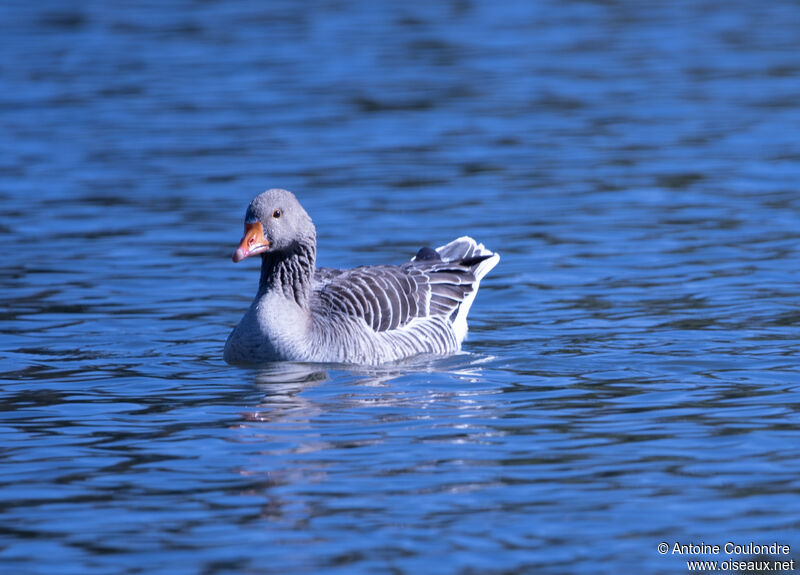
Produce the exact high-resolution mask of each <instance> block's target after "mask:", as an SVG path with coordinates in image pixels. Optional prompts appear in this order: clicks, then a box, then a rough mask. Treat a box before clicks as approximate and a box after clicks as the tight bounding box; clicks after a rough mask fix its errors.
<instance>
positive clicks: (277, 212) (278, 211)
mask: <svg viewBox="0 0 800 575" xmlns="http://www.w3.org/2000/svg"><path fill="white" fill-rule="evenodd" d="M272 217H273V218H279V217H281V211H280V210H275V211H274V212H272Z"/></svg>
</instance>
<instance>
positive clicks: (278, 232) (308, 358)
mask: <svg viewBox="0 0 800 575" xmlns="http://www.w3.org/2000/svg"><path fill="white" fill-rule="evenodd" d="M316 253H317V236H316V230H315V228H314V224H313V223H312V222H311V218H310V217H309V216H308V214H307V213H306V211H305V210H304V209H303V207H302V206H301V205H300V202H298V201H297V198H295V196H294V194H292V193H291V192H288V191H286V190H278V189H273V190H268V191H266V192H264V193H263V194H261V195H259V196H257V197H256V198H255V199H254V200H253V201H252V202H251V203H250V206H249V207H248V208H247V213H246V215H245V220H244V237H243V238H242V241H241V243H240V244H239V247H238V248H237V249H236V251H235V252H234V254H233V261H234V262H239V261H241V260H243V259H245V258H248V257H250V256H254V255H257V254H260V255H261V279H260V281H259V284H258V293H257V294H256V297H255V299H254V300H253V303H252V305H251V306H250V309H248V310H247V312H246V313H245V314H244V317H243V318H242V320H241V321H240V322H239V324H238V325H237V326H236V327H235V328H234V330H233V331H232V332H231V334H230V336H229V337H228V341H227V342H226V343H225V361H227V362H228V363H252V362H267V361H280V360H286V361H304V362H335V363H354V364H379V363H383V362H387V361H394V360H398V359H402V358H406V357H410V356H413V355H417V354H422V353H432V354H447V353H452V352H456V351H459V350H460V349H461V342H462V341H463V340H464V337H465V336H466V334H467V313H468V312H469V308H470V306H471V305H472V301H473V300H474V299H475V294H476V293H477V291H478V284H479V283H480V281H481V278H483V276H485V275H486V274H487V273H488V272H489V270H491V269H492V268H493V267H494V266H495V265H496V264H497V262H498V261H499V260H500V256H499V255H498V254H496V253H493V252H491V251H489V250H488V249H486V248H485V247H484V246H483V244H478V243H476V242H475V240H473V239H472V238H469V237H466V236H465V237H461V238H458V239H457V240H453V241H452V242H450V243H449V244H446V245H444V246H442V247H440V248H437V249H435V250H434V249H432V248H422V249H421V250H419V252H417V255H416V256H414V258H413V259H411V261H409V262H406V263H404V264H402V265H378V266H362V267H357V268H353V269H346V270H337V269H330V268H316V267H315V262H316Z"/></svg>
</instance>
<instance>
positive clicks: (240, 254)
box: [233, 222, 269, 263]
mask: <svg viewBox="0 0 800 575" xmlns="http://www.w3.org/2000/svg"><path fill="white" fill-rule="evenodd" d="M267 250H269V240H267V239H266V238H265V237H264V228H263V227H262V225H261V222H254V223H252V224H248V223H246V224H245V225H244V236H243V237H242V241H241V242H239V247H238V248H236V251H235V252H233V261H234V263H236V262H240V261H242V260H243V259H244V258H249V257H250V256H254V255H256V254H260V253H263V252H265V251H267Z"/></svg>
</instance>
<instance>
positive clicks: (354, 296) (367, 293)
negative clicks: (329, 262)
mask: <svg viewBox="0 0 800 575" xmlns="http://www.w3.org/2000/svg"><path fill="white" fill-rule="evenodd" d="M484 259H485V257H484ZM474 263H477V262H474ZM474 263H473V262H471V261H468V262H460V261H453V262H446V261H441V260H439V261H426V260H423V261H412V262H409V263H407V264H404V265H402V266H367V267H360V268H354V269H351V270H344V271H342V272H341V273H339V274H337V275H335V276H334V275H325V276H321V277H320V278H319V280H318V283H317V286H318V288H317V289H318V291H317V292H316V294H315V296H316V299H317V301H318V303H319V304H320V309H327V310H329V312H330V313H331V314H343V315H345V316H348V317H351V318H353V319H356V318H361V319H363V320H364V322H365V323H366V324H367V325H368V326H369V327H370V328H371V329H372V330H373V331H375V332H386V331H391V330H396V329H399V328H402V327H405V326H406V325H408V324H409V323H410V322H411V321H412V320H413V319H414V318H427V317H440V318H443V319H447V320H449V321H450V320H452V319H453V318H454V316H455V314H456V312H457V311H458V307H459V305H460V304H461V302H462V301H463V300H464V298H465V297H466V296H467V294H469V293H471V292H472V291H473V289H474V288H473V283H474V282H475V280H476V278H475V274H474V272H473V269H472V268H471V267H470V265H469V264H473V265H474Z"/></svg>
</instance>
